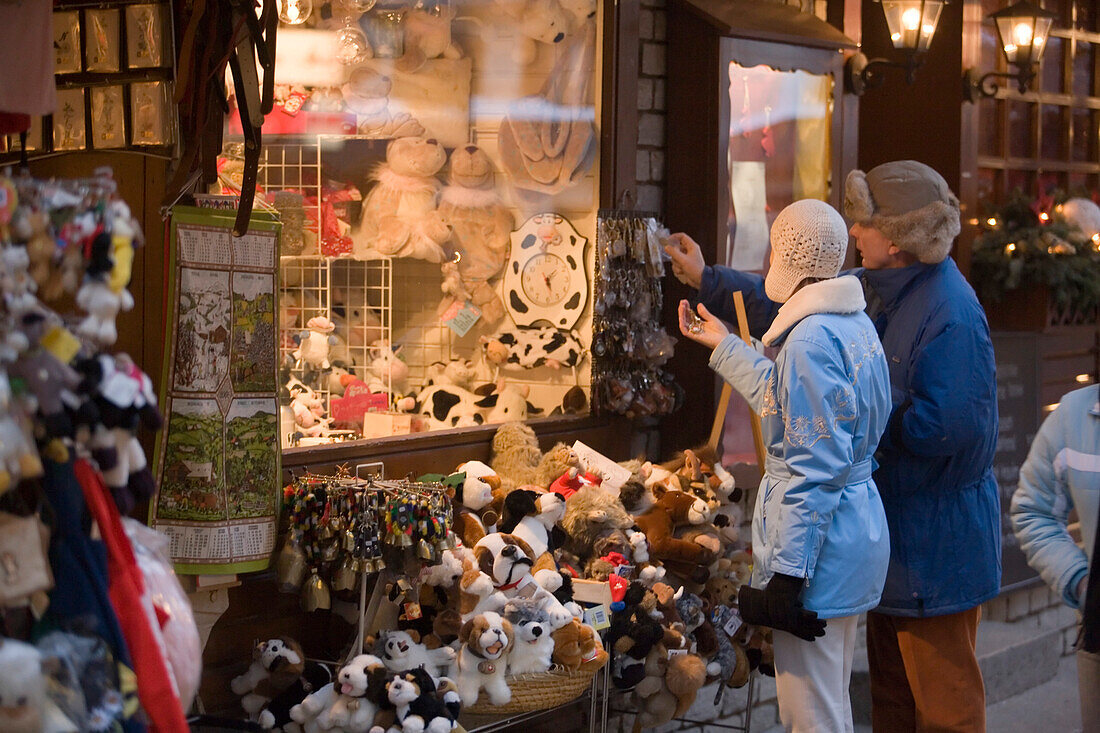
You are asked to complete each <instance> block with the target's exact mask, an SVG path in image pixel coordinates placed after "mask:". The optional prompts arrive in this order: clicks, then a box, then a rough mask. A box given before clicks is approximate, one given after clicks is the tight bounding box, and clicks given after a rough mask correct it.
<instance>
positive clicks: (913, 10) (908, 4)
mask: <svg viewBox="0 0 1100 733" xmlns="http://www.w3.org/2000/svg"><path fill="white" fill-rule="evenodd" d="M875 2H877V3H879V4H880V5H882V12H883V14H884V15H885V16H886V25H887V27H889V29H890V42H891V43H893V44H894V48H895V49H897V50H899V51H901V53H902V56H903V59H904V60H902V61H892V60H890V59H885V58H875V59H868V58H867V57H866V56H864V55H863V54H862V53H857V54H856V55H855V56H853V57H852V58H850V59H849V60H848V64H847V66H846V77H847V81H848V90H849V91H851V92H853V93H855V94H863V92H864V91H866V90H867V89H869V88H871V87H877V86H882V84H883V82H885V81H886V77H885V75H884V74H883V73H882V72H883V71H884V69H885V67H888V66H894V67H897V68H901V69H905V81H906V82H907V83H909V84H912V83H913V82H914V81H915V80H916V76H917V69H918V68H920V65H921V64H922V63H923V62H924V53H925V52H926V51H927V50H928V46H929V44H931V43H932V36H934V35H935V34H936V26H937V25H939V22H940V13H941V12H942V11H943V6H944V5H946V4H947V2H948V0H875Z"/></svg>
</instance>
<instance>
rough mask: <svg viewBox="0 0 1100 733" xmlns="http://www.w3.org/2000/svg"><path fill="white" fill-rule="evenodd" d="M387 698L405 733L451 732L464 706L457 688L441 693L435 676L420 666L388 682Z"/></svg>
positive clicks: (395, 676)
mask: <svg viewBox="0 0 1100 733" xmlns="http://www.w3.org/2000/svg"><path fill="white" fill-rule="evenodd" d="M440 687H442V685H440ZM386 697H387V699H388V700H389V702H390V704H391V705H393V706H394V709H395V718H396V722H397V723H398V724H400V726H401V731H402V733H449V732H450V731H451V730H454V728H455V726H456V725H457V720H458V714H459V712H460V710H461V708H462V701H461V699H460V698H459V695H458V692H457V691H454V690H451V691H447V692H441V691H440V690H439V689H437V687H436V683H435V680H433V679H432V676H431V675H430V674H428V673H427V672H426V671H425V670H424V669H419V668H418V669H410V670H408V671H406V672H403V673H401V674H398V675H394V676H393V677H392V678H391V679H390V680H389V681H388V682H387V683H386Z"/></svg>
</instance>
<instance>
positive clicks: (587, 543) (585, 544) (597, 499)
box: [561, 486, 648, 561]
mask: <svg viewBox="0 0 1100 733" xmlns="http://www.w3.org/2000/svg"><path fill="white" fill-rule="evenodd" d="M633 526H634V517H632V516H630V514H628V513H627V511H626V509H624V508H623V505H622V503H621V502H620V501H619V499H618V497H617V496H615V494H614V492H611V491H608V490H606V489H601V488H600V487H598V486H586V487H584V488H582V489H580V490H579V491H577V492H576V493H575V494H573V495H572V496H570V497H569V498H568V499H566V500H565V516H563V517H562V520H561V527H562V529H564V530H565V533H566V535H567V536H568V540H567V541H566V543H565V548H566V549H567V550H569V551H570V552H572V553H573V554H575V555H576V556H577V557H578V558H580V559H581V560H582V561H584V560H587V559H588V558H590V557H591V556H592V554H593V550H594V548H595V544H596V540H598V539H599V538H600V537H601V536H602V535H603V534H604V533H606V532H609V531H611V530H614V529H622V530H625V529H629V528H630V527H633ZM643 531H644V530H643ZM647 536H648V532H647Z"/></svg>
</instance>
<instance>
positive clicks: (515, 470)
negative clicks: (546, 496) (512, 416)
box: [489, 422, 549, 489]
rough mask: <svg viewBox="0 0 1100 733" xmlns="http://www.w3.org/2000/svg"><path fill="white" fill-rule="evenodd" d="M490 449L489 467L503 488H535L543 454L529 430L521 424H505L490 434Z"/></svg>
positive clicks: (532, 432)
mask: <svg viewBox="0 0 1100 733" xmlns="http://www.w3.org/2000/svg"><path fill="white" fill-rule="evenodd" d="M491 449H492V455H491V458H490V459H489V465H490V466H492V468H493V470H494V471H496V472H497V475H498V476H500V478H501V483H502V485H503V486H504V487H507V488H509V489H511V488H515V487H516V486H520V485H523V484H535V485H537V482H538V476H539V463H540V462H541V461H542V450H541V449H540V448H539V439H538V438H537V437H536V436H535V431H534V430H533V429H532V428H531V426H529V425H527V424H525V423H522V422H507V423H504V424H503V425H501V426H500V427H499V428H497V430H496V432H495V433H494V434H493V440H492V444H491ZM547 485H549V484H547Z"/></svg>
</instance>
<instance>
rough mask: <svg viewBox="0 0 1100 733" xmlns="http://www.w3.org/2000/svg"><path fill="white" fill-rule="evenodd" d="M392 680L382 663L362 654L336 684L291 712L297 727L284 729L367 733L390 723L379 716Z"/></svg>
mask: <svg viewBox="0 0 1100 733" xmlns="http://www.w3.org/2000/svg"><path fill="white" fill-rule="evenodd" d="M388 676H389V671H388V670H387V669H386V667H385V666H384V665H383V664H382V660H380V659H379V658H378V657H376V656H374V655H373V654H360V655H358V656H356V657H354V658H353V659H352V660H351V661H349V662H348V663H346V664H344V665H343V666H342V667H340V669H339V670H338V671H337V673H336V678H335V679H334V680H333V681H332V682H329V683H328V684H326V685H324V686H322V687H321V688H319V689H317V690H316V691H315V692H312V693H310V694H309V695H308V696H307V697H306V698H305V699H304V700H302V702H301V703H299V704H298V705H295V706H293V707H292V708H291V709H290V718H291V720H292V721H293V723H292V724H289V725H287V726H284V728H285V729H286V730H288V731H293V732H294V733H297V731H304V733H319V732H320V731H329V730H343V731H349V732H350V731H354V732H355V733H366V732H367V731H368V730H371V728H372V727H373V726H374V725H377V724H381V723H388V722H389V720H386V719H385V718H384V717H383V715H381V714H380V712H379V708H380V707H381V704H382V702H383V701H384V700H385V681H386V679H387V678H388ZM390 720H392V718H391V719H390Z"/></svg>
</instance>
